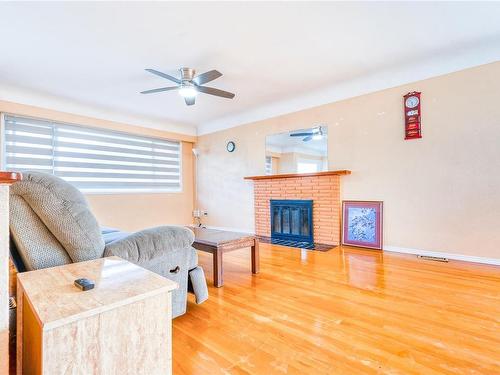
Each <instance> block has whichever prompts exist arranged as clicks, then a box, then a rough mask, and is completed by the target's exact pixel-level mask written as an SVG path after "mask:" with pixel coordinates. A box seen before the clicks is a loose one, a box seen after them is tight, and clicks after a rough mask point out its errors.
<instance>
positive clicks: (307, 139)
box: [303, 135, 313, 142]
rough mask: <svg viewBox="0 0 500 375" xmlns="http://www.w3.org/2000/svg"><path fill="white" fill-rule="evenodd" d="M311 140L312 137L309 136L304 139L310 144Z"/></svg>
mask: <svg viewBox="0 0 500 375" xmlns="http://www.w3.org/2000/svg"><path fill="white" fill-rule="evenodd" d="M311 139H313V137H312V135H308V136H307V137H305V138H304V139H303V141H304V142H309V141H310V140H311Z"/></svg>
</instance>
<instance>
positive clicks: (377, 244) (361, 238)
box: [342, 201, 382, 249]
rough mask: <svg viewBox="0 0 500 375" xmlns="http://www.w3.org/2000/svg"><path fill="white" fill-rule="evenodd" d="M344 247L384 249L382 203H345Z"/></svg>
mask: <svg viewBox="0 0 500 375" xmlns="http://www.w3.org/2000/svg"><path fill="white" fill-rule="evenodd" d="M343 227H344V228H343V238H342V243H343V244H344V245H353V246H362V247H369V248H373V249H381V248H382V202H359V201H344V202H343Z"/></svg>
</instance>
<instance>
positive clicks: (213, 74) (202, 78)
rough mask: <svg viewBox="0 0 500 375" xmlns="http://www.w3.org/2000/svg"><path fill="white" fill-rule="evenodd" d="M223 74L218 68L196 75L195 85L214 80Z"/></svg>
mask: <svg viewBox="0 0 500 375" xmlns="http://www.w3.org/2000/svg"><path fill="white" fill-rule="evenodd" d="M221 76H222V73H221V72H219V71H217V70H211V71H209V72H206V73H203V74H200V75H198V76H196V77H194V78H193V81H192V82H193V83H194V84H195V85H198V86H199V85H203V84H204V83H207V82H210V81H213V80H214V79H217V78H219V77H221Z"/></svg>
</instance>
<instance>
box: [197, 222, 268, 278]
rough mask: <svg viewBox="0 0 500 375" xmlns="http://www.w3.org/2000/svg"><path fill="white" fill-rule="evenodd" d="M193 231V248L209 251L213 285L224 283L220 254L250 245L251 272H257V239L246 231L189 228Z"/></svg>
mask: <svg viewBox="0 0 500 375" xmlns="http://www.w3.org/2000/svg"><path fill="white" fill-rule="evenodd" d="M190 229H191V230H192V231H193V232H194V236H195V240H194V244H193V247H194V248H195V249H198V250H201V251H205V252H207V253H211V254H212V257H213V268H214V286H215V287H217V288H220V287H221V286H222V285H223V284H224V279H223V266H222V254H224V253H227V252H229V251H233V250H238V249H242V248H244V247H250V248H251V249H252V250H251V251H252V273H259V240H258V239H257V238H256V237H255V236H253V235H251V234H248V233H238V232H228V231H223V230H217V229H208V228H198V227H191V228H190Z"/></svg>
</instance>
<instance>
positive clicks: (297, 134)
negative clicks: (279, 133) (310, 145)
mask: <svg viewBox="0 0 500 375" xmlns="http://www.w3.org/2000/svg"><path fill="white" fill-rule="evenodd" d="M308 135H313V133H293V134H290V137H307V136H308Z"/></svg>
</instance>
